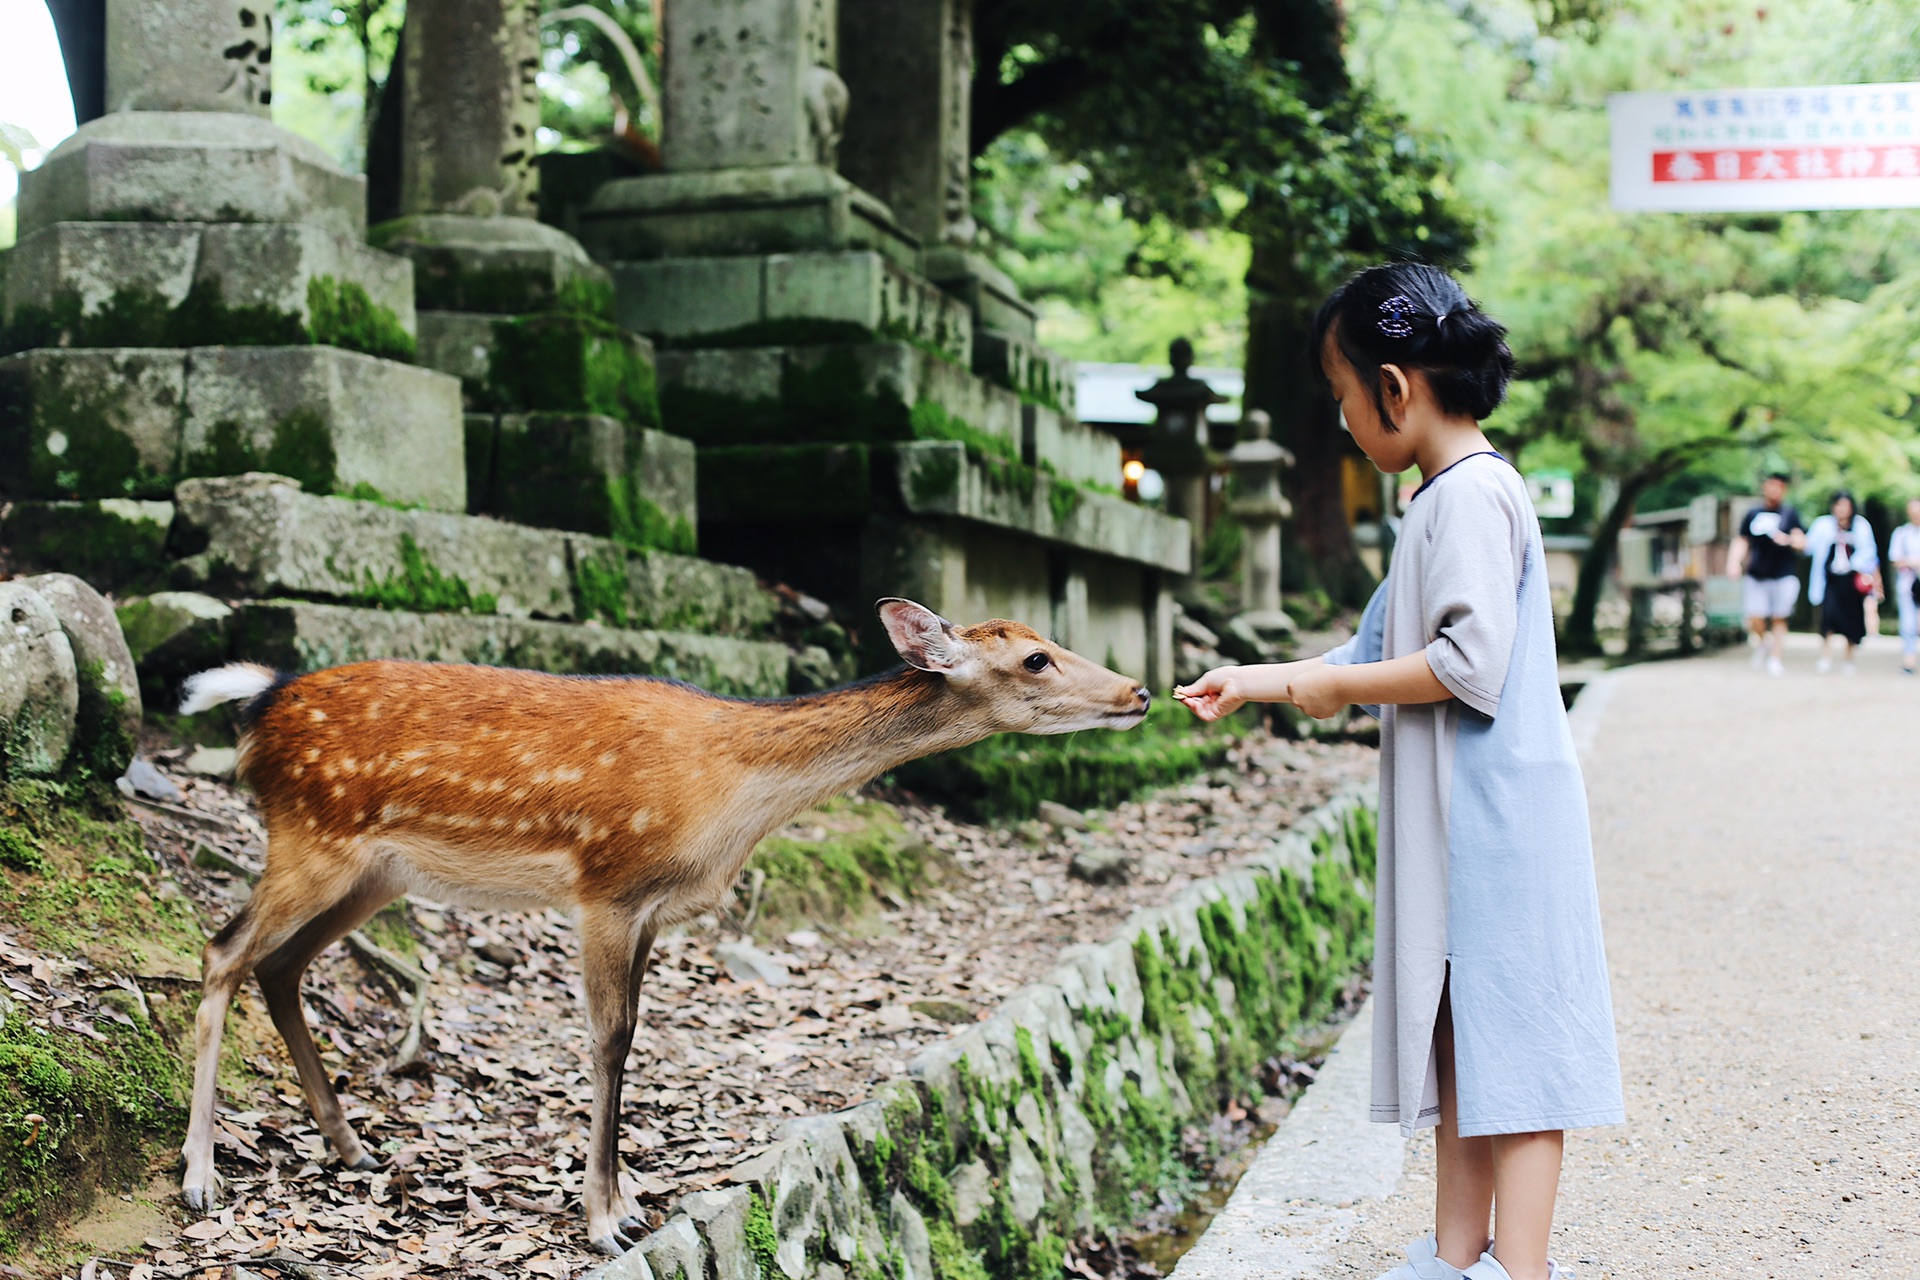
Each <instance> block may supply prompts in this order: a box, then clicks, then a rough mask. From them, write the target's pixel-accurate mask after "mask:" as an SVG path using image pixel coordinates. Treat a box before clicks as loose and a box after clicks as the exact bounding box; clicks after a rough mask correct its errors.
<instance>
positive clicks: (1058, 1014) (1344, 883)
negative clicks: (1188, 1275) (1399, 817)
mask: <svg viewBox="0 0 1920 1280" xmlns="http://www.w3.org/2000/svg"><path fill="white" fill-rule="evenodd" d="M1374 837H1375V832H1374V809H1373V804H1372V801H1371V799H1370V798H1369V797H1368V796H1364V795H1362V794H1361V793H1360V792H1358V791H1350V792H1348V793H1345V794H1343V795H1341V796H1340V797H1338V798H1337V799H1335V800H1334V801H1333V802H1331V803H1330V804H1328V805H1326V806H1325V807H1324V808H1322V809H1320V810H1317V811H1316V812H1314V813H1313V814H1311V815H1309V816H1308V817H1307V818H1306V819H1303V820H1302V821H1301V822H1300V823H1299V824H1298V825H1297V826H1296V827H1294V828H1293V829H1292V830H1290V831H1288V832H1286V833H1284V834H1283V835H1281V836H1280V837H1279V838H1278V839H1276V840H1275V841H1274V842H1273V844H1272V845H1271V846H1270V847H1269V848H1268V849H1267V850H1266V852H1265V853H1263V854H1262V855H1260V856H1259V857H1256V858H1254V859H1252V860H1250V861H1248V862H1247V863H1244V864H1242V865H1241V866H1240V867H1239V868H1237V869H1236V870H1234V871H1231V872H1229V873H1227V874H1225V875H1222V876H1219V877H1216V878H1214V879H1212V880H1207V881H1203V882H1201V883H1199V884H1197V885H1194V886H1192V887H1191V888H1189V889H1187V890H1186V891H1185V892H1183V893H1181V894H1180V895H1179V897H1177V898H1176V899H1175V900H1174V901H1173V903H1172V904H1171V905H1169V906H1167V907H1165V908H1162V909H1159V910H1154V911H1145V912H1141V913H1139V914H1137V915H1136V916H1135V917H1134V918H1133V919H1132V920H1130V921H1129V922H1128V924H1127V925H1126V927H1125V928H1124V929H1122V930H1121V932H1120V933H1119V935H1118V936H1117V937H1115V938H1113V939H1112V940H1110V941H1109V942H1107V943H1105V944H1103V945H1100V946H1088V947H1077V948H1073V949H1070V950H1069V951H1068V952H1067V954H1066V956H1065V958H1064V959H1063V961H1062V963H1061V965H1060V967H1059V968H1058V969H1056V970H1055V971H1054V973H1053V974H1052V975H1051V977H1049V978H1048V980H1047V981H1045V982H1042V983H1037V984H1035V985H1033V986H1030V987H1027V988H1025V989H1023V990H1022V991H1020V992H1019V993H1017V994H1016V995H1015V996H1014V997H1013V998H1012V999H1011V1000H1010V1001H1008V1002H1007V1004H1006V1005H1005V1006H1003V1007H1002V1008H1001V1009H1000V1011H999V1012H998V1013H996V1014H995V1015H994V1016H993V1017H992V1018H991V1019H989V1020H988V1021H986V1022H983V1023H979V1024H977V1025H975V1026H973V1027H971V1028H969V1029H967V1030H966V1031H964V1032H962V1033H961V1034H959V1035H957V1036H955V1037H954V1038H952V1039H951V1040H948V1041H945V1042H943V1043H942V1044H939V1045H937V1046H935V1047H933V1048H931V1049H929V1050H927V1051H926V1052H924V1053H922V1054H921V1055H920V1057H919V1058H917V1059H916V1060H915V1061H914V1062H913V1064H912V1065H911V1067H910V1069H909V1075H908V1076H907V1077H906V1078H904V1079H901V1080H896V1081H893V1082H890V1083H889V1084H887V1085H884V1086H882V1087H881V1088H880V1089H878V1090H877V1091H876V1093H875V1096H874V1097H873V1098H872V1099H870V1100H869V1101H867V1102H864V1103H861V1104H860V1105H859V1106H856V1107H852V1108H849V1109H848V1110H846V1111H842V1112H837V1113H835V1114H832V1115H824V1116H811V1117H806V1118H803V1119H800V1120H796V1121H794V1122H792V1123H791V1124H790V1125H788V1126H787V1128H786V1129H785V1131H784V1132H783V1134H782V1137H781V1140H780V1141H779V1142H778V1143H777V1144H776V1145H775V1146H774V1147H773V1149H772V1150H770V1151H768V1152H766V1153H765V1154H764V1155H762V1156H760V1157H758V1158H756V1159H755V1160H753V1161H751V1162H749V1163H747V1164H745V1165H742V1166H740V1167H739V1168H737V1169H735V1170H734V1171H733V1173H732V1175H731V1185H729V1186H726V1187H724V1188H722V1189H719V1190H711V1191H701V1192H697V1193H694V1194H691V1195H688V1196H685V1197H683V1198H682V1200H681V1201H680V1204H679V1206H678V1207H677V1210H676V1212H675V1213H674V1214H673V1215H672V1216H671V1217H670V1218H669V1219H668V1221H667V1222H666V1224H665V1225H664V1226H662V1227H661V1228H660V1230H658V1231H656V1232H654V1233H653V1234H652V1235H650V1236H648V1237H647V1239H646V1240H645V1241H643V1242H642V1244H641V1245H640V1247H639V1248H637V1249H635V1250H634V1251H633V1252H632V1253H630V1254H628V1255H627V1256H626V1257H624V1258H621V1259H619V1260H617V1261H615V1262H613V1263H610V1264H608V1265H607V1266H606V1267H604V1268H603V1269H602V1270H601V1271H600V1272H598V1273H596V1274H597V1276H598V1277H599V1280H632V1278H634V1277H641V1278H646V1277H653V1278H656V1280H782V1278H784V1280H847V1277H848V1276H849V1275H851V1276H852V1277H854V1280H878V1278H879V1277H886V1278H887V1280H987V1277H990V1276H991V1277H1003V1278H1007V1277H1019V1278H1021V1280H1055V1277H1057V1276H1058V1275H1059V1274H1060V1270H1061V1262H1062V1259H1063V1257H1064V1254H1065V1250H1066V1245H1067V1241H1068V1240H1069V1239H1071V1238H1073V1237H1074V1236H1075V1235H1077V1234H1079V1233H1081V1232H1083V1231H1088V1230H1094V1231H1099V1230H1108V1229H1115V1228H1119V1227H1121V1226H1124V1225H1125V1224H1127V1223H1129V1222H1131V1221H1132V1220H1134V1219H1135V1218H1136V1217H1137V1216H1138V1215H1139V1213H1140V1211H1141V1210H1142V1209H1144V1208H1145V1207H1146V1206H1147V1205H1150V1204H1151V1203H1152V1202H1153V1199H1154V1195H1155V1192H1156V1191H1157V1190H1158V1189H1159V1188H1160V1187H1161V1186H1163V1185H1165V1184H1166V1183H1167V1182H1168V1181H1169V1180H1170V1178H1171V1177H1172V1176H1173V1175H1175V1174H1176V1173H1177V1170H1176V1166H1177V1165H1178V1164H1179V1162H1180V1160H1181V1154H1180V1131H1181V1128H1182V1126H1183V1125H1185V1124H1187V1123H1191V1122H1204V1121H1205V1120H1206V1119H1207V1118H1209V1117H1211V1116H1212V1115H1213V1114H1215V1113H1216V1112H1217V1111H1218V1110H1219V1109H1220V1108H1221V1106H1222V1104H1223V1103H1224V1102H1225V1100H1227V1099H1228V1098H1230V1097H1232V1096H1234V1095H1236V1094H1239V1095H1241V1096H1245V1094H1246V1093H1247V1092H1248V1091H1250V1089H1251V1088H1253V1087H1254V1083H1253V1082H1254V1076H1255V1073H1256V1071H1257V1069H1258V1066H1259V1064H1260V1063H1261V1062H1262V1060H1263V1059H1265V1058H1266V1057H1268V1056H1269V1055H1270V1054H1272V1053H1273V1052H1274V1051H1275V1050H1276V1049H1277V1048H1278V1047H1279V1046H1280V1044H1281V1042H1282V1041H1283V1040H1284V1039H1285V1038H1286V1036H1287V1035H1288V1034H1289V1032H1291V1031H1292V1030H1294V1029H1295V1028H1296V1027H1298V1026H1299V1025H1300V1024H1301V1023H1302V1022H1304V1021H1307V1020H1310V1019H1314V1018H1317V1017H1319V1016H1322V1015H1324V1014H1325V1013H1326V1012H1327V1010H1328V1009H1329V1008H1330V1006H1331V1002H1332V1000H1333V998H1334V996H1335V995H1336V993H1337V992H1338V991H1339V990H1340V989H1341V988H1342V987H1343V986H1344V984H1345V982H1346V979H1347V977H1348V975H1349V974H1350V973H1351V972H1352V971H1353V969H1354V967H1355V966H1356V965H1358V964H1360V963H1361V962H1362V961H1364V960H1365V959H1366V958H1367V956H1368V954H1369V952H1370V950H1371V944H1372V916H1373V911H1372V882H1373V867H1374V847H1375V840H1374Z"/></svg>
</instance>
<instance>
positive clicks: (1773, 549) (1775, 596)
mask: <svg viewBox="0 0 1920 1280" xmlns="http://www.w3.org/2000/svg"><path fill="white" fill-rule="evenodd" d="M1806 545H1807V534H1806V528H1805V526H1803V525H1802V524H1801V523H1800V513H1799V512H1798V511H1796V510H1794V509H1793V508H1792V507H1791V506H1789V505H1788V504H1787V477H1786V475H1785V473H1784V472H1779V471H1775V472H1773V473H1771V474H1769V475H1768V476H1767V478H1766V479H1764V480H1762V481H1761V482H1760V505H1759V506H1757V507H1755V508H1754V509H1753V510H1751V511H1749V512H1747V514H1746V518H1745V519H1743V520H1741V522H1740V532H1739V533H1738V534H1736V535H1735V536H1734V539H1733V545H1732V546H1730V547H1728V548H1727V576H1728V577H1730V578H1735V579H1739V580H1740V581H1741V583H1742V587H1741V607H1742V612H1744V613H1745V614H1746V616H1747V626H1748V627H1749V628H1750V629H1751V630H1752V631H1753V639H1754V649H1753V665H1754V666H1755V667H1759V666H1761V665H1763V664H1764V665H1765V666H1766V669H1767V674H1768V675H1773V676H1782V675H1785V674H1786V673H1787V669H1786V667H1785V666H1784V665H1783V664H1782V663H1781V661H1780V652H1781V650H1782V649H1783V648H1785V646H1786V643H1787V616H1788V615H1789V614H1791V613H1792V612H1793V605H1794V602H1795V601H1796V600H1798V599H1799V598H1800V579H1799V578H1797V577H1796V576H1794V568H1795V557H1796V555H1797V554H1798V553H1799V552H1800V551H1802V550H1804V549H1805V548H1806Z"/></svg>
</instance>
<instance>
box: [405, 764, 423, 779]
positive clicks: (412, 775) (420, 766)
mask: <svg viewBox="0 0 1920 1280" xmlns="http://www.w3.org/2000/svg"><path fill="white" fill-rule="evenodd" d="M426 771H427V766H425V765H423V764H417V765H415V766H413V772H412V773H409V774H408V775H407V776H408V777H409V778H417V777H419V776H420V775H422V774H424V773H425V772H426Z"/></svg>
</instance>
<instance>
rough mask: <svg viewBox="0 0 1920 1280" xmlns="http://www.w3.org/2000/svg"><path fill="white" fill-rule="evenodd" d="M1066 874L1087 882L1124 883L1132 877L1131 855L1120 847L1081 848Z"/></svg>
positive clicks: (1074, 856)
mask: <svg viewBox="0 0 1920 1280" xmlns="http://www.w3.org/2000/svg"><path fill="white" fill-rule="evenodd" d="M1067 874H1068V875H1070V876H1072V877H1073V878H1074V879H1076V880H1085V881H1086V882H1087V883H1088V884H1125V883H1126V882H1127V881H1129V880H1131V879H1132V878H1133V855H1132V854H1130V853H1127V852H1126V851H1125V850H1122V849H1098V848H1096V849H1081V850H1080V851H1079V852H1077V853H1075V854H1074V855H1073V861H1072V862H1071V863H1070V864H1069V865H1068V867H1067Z"/></svg>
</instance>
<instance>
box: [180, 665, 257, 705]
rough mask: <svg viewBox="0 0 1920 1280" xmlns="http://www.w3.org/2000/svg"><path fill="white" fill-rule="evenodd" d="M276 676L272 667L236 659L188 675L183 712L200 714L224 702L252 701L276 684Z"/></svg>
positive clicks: (181, 703)
mask: <svg viewBox="0 0 1920 1280" xmlns="http://www.w3.org/2000/svg"><path fill="white" fill-rule="evenodd" d="M273 678H274V677H273V671H272V670H271V669H270V668H267V667H263V666H260V665H259V664H258V663H254V662H236V663H233V664H231V665H230V666H225V667H216V668H214V669H213V670H212V671H202V672H201V673H200V674H199V675H197V676H188V677H187V681H186V683H185V684H184V685H182V686H181V688H180V714H181V715H183V716H191V715H198V714H199V713H200V712H202V711H205V710H207V709H208V708H210V707H217V706H219V705H220V704H221V703H223V702H251V701H252V700H253V699H255V698H257V697H259V696H260V695H261V694H263V693H265V692H266V691H267V690H268V689H271V688H272V687H273Z"/></svg>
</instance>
